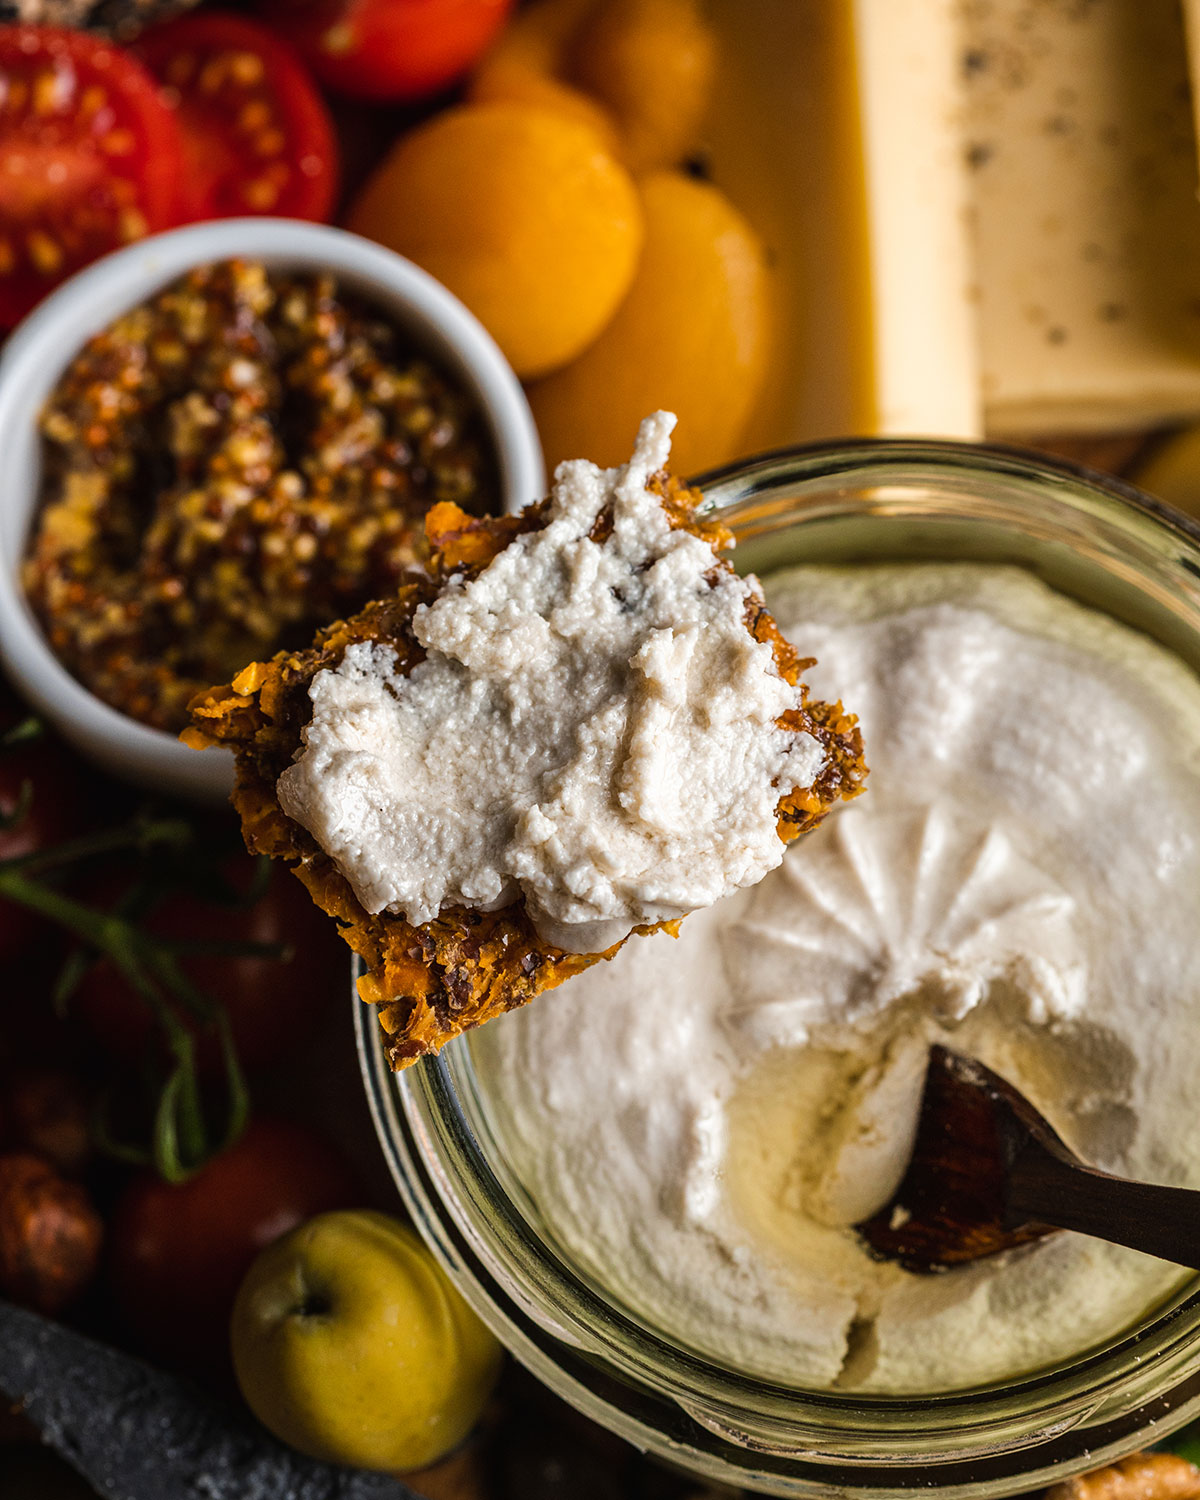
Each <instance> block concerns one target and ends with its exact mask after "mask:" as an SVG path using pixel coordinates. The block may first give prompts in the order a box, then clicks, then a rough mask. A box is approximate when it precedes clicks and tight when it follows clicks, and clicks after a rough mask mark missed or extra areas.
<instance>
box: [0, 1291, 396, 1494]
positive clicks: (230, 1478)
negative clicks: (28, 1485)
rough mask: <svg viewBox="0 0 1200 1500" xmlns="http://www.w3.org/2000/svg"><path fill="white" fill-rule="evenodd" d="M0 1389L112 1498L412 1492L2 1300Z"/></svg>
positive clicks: (71, 1462) (175, 1379) (0, 1319)
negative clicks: (326, 1460)
mask: <svg viewBox="0 0 1200 1500" xmlns="http://www.w3.org/2000/svg"><path fill="white" fill-rule="evenodd" d="M0 1391H2V1392H3V1393H4V1394H6V1395H7V1396H9V1397H10V1398H12V1399H13V1400H14V1401H15V1402H19V1403H20V1406H21V1409H22V1411H23V1413H24V1415H25V1417H26V1418H27V1419H28V1420H29V1421H30V1422H31V1423H32V1424H33V1426H34V1427H35V1428H37V1430H38V1431H39V1432H40V1434H41V1436H42V1439H43V1441H44V1442H45V1443H47V1444H48V1445H49V1446H50V1447H52V1448H54V1449H55V1450H56V1451H57V1452H58V1453H59V1454H61V1455H62V1457H64V1458H65V1459H67V1460H68V1462H69V1463H70V1464H71V1466H72V1468H74V1469H75V1470H77V1472H78V1473H79V1474H80V1475H82V1476H83V1477H84V1478H86V1479H87V1480H88V1481H89V1482H90V1483H91V1484H92V1485H93V1486H94V1487H95V1488H96V1489H97V1490H98V1491H99V1493H100V1494H101V1495H103V1496H104V1497H105V1500H407V1497H409V1496H411V1495H412V1494H413V1492H412V1491H411V1490H410V1489H408V1488H407V1486H405V1485H403V1484H401V1483H400V1482H399V1481H398V1480H394V1479H389V1478H387V1477H386V1476H384V1475H382V1474H369V1473H365V1472H364V1471H362V1470H354V1469H345V1468H340V1467H337V1466H334V1465H331V1464H323V1463H317V1462H316V1461H314V1460H313V1459H308V1458H304V1457H302V1456H301V1455H300V1454H298V1453H296V1452H294V1451H293V1450H292V1449H290V1448H286V1447H284V1446H283V1445H282V1444H281V1443H277V1442H276V1441H275V1440H274V1439H273V1438H271V1437H270V1436H269V1435H268V1434H267V1433H265V1432H264V1431H263V1429H262V1428H261V1427H258V1426H257V1425H256V1424H255V1423H253V1422H252V1421H251V1420H250V1419H249V1418H247V1417H244V1416H242V1415H241V1414H240V1413H238V1412H236V1411H234V1410H231V1409H230V1408H227V1407H226V1406H224V1405H223V1404H222V1403H220V1402H218V1401H217V1400H215V1399H214V1398H212V1397H210V1396H207V1395H205V1394H203V1393H202V1392H200V1391H198V1390H197V1389H196V1388H195V1387H194V1386H192V1385H190V1384H189V1383H188V1382H187V1381H184V1380H181V1379H179V1378H177V1377H176V1376H172V1375H165V1374H163V1373H161V1372H160V1371H157V1370H154V1369H151V1367H150V1366H149V1365H145V1364H143V1363H142V1362H141V1361H140V1360H136V1359H133V1358H131V1357H130V1356H129V1355H126V1354H121V1353H118V1352H117V1351H116V1350H115V1349H109V1348H107V1347H105V1346H104V1345H102V1344H98V1343H95V1342H93V1341H92V1340H91V1339H86V1338H83V1337H82V1336H81V1335H79V1334H77V1333H73V1332H71V1331H70V1330H69V1329H66V1328H63V1327H62V1326H60V1325H59V1324H57V1323H51V1322H48V1321H47V1320H46V1319H44V1318H40V1317H38V1316H37V1315H36V1314H35V1313H30V1312H25V1311H24V1310H23V1309H21V1308H16V1307H12V1306H10V1305H9V1304H7V1303H0Z"/></svg>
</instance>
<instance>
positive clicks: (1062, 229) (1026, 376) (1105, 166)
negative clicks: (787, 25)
mask: <svg viewBox="0 0 1200 1500" xmlns="http://www.w3.org/2000/svg"><path fill="white" fill-rule="evenodd" d="M1191 9H1192V11H1193V21H1194V19H1195V10H1196V7H1195V5H1194V4H1193V5H1192V7H1191ZM960 24H961V29H962V34H961V67H962V73H963V77H964V80H965V113H964V117H963V122H962V128H961V131H960V140H961V146H962V150H963V152H964V154H965V159H966V161H967V162H968V164H969V168H970V174H971V194H970V197H971V204H972V215H973V230H974V256H975V269H976V285H977V288H978V308H979V342H980V359H981V368H982V397H983V404H984V413H985V419H986V425H987V428H988V430H989V431H990V432H994V433H998V434H1010V433H1036V432H1067V431H1076V432H1086V431H1099V430H1110V431H1115V430H1121V429H1130V428H1136V427H1142V426H1146V425H1150V424H1153V423H1158V422H1162V421H1167V420H1171V419H1175V418H1179V417H1183V416H1187V415H1189V414H1193V413H1197V412H1200V203H1198V202H1197V198H1196V185H1197V158H1196V132H1195V126H1194V123H1193V118H1192V108H1191V93H1190V89H1189V80H1188V67H1187V62H1188V53H1187V48H1186V45H1185V38H1184V31H1183V19H1182V14H1181V10H1180V5H1179V0H1137V3H1121V0H1118V3H1111V0H1105V3H1096V0H1054V3H1040V4H1031V3H1030V0H987V3H986V4H982V3H963V4H962V5H961V7H960ZM1192 38H1193V41H1196V40H1197V33H1196V31H1195V30H1193V33H1192Z"/></svg>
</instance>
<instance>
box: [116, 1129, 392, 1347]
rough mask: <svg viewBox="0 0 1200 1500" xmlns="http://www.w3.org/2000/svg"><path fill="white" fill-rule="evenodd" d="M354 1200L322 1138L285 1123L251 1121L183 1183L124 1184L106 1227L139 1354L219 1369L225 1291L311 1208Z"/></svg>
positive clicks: (357, 1194)
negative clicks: (239, 1135) (226, 1147)
mask: <svg viewBox="0 0 1200 1500" xmlns="http://www.w3.org/2000/svg"><path fill="white" fill-rule="evenodd" d="M362 1202H363V1198H362V1193H361V1189H360V1187H359V1185H358V1183H357V1181H356V1179H355V1176H354V1173H353V1171H352V1170H351V1168H350V1167H349V1166H348V1164H347V1163H346V1161H345V1159H344V1158H343V1157H342V1155H341V1153H340V1152H338V1151H336V1150H335V1149H334V1148H333V1147H332V1146H331V1145H330V1144H329V1142H328V1141H326V1140H325V1139H324V1137H322V1136H319V1135H317V1134H316V1133H315V1132H313V1131H312V1130H310V1129H307V1128H306V1127H304V1126H302V1125H298V1124H296V1123H294V1122H292V1121H289V1120H281V1119H271V1118H259V1119H256V1120H253V1121H252V1122H251V1124H250V1126H249V1128H248V1129H247V1131H246V1133H245V1135H243V1136H242V1138H241V1140H239V1141H238V1142H237V1144H236V1145H234V1146H231V1147H230V1149H229V1150H228V1151H225V1152H223V1153H222V1154H221V1155H220V1156H218V1157H216V1158H215V1160H213V1161H211V1162H210V1163H209V1164H208V1166H206V1167H204V1168H203V1169H202V1170H201V1171H200V1172H198V1173H197V1174H196V1176H195V1177H193V1178H191V1179H189V1181H187V1182H185V1183H182V1184H179V1185H178V1186H172V1185H171V1184H169V1183H165V1182H163V1181H162V1180H161V1179H160V1178H158V1177H156V1176H155V1175H154V1174H153V1173H150V1172H143V1173H139V1175H138V1176H137V1177H135V1178H134V1179H133V1181H132V1182H131V1183H130V1184H129V1186H128V1188H127V1189H126V1190H125V1192H124V1194H123V1195H122V1197H121V1198H120V1199H119V1200H118V1202H117V1206H116V1209H115V1210H114V1213H113V1217H112V1220H111V1223H110V1227H109V1255H108V1280H109V1286H110V1288H111V1290H112V1293H113V1296H114V1298H115V1300H116V1305H117V1309H118V1311H119V1313H120V1314H121V1317H122V1319H123V1321H124V1323H125V1325H126V1327H127V1328H128V1330H129V1332H130V1333H131V1334H132V1335H133V1336H134V1338H135V1339H136V1340H137V1342H138V1344H139V1345H140V1346H141V1348H142V1349H144V1350H145V1351H146V1352H147V1353H148V1354H151V1355H153V1356H155V1357H156V1358H159V1359H161V1360H164V1361H166V1362H168V1363H172V1364H175V1365H179V1366H182V1367H185V1368H189V1369H193V1370H197V1371H207V1372H210V1373H215V1372H220V1371H222V1370H224V1369H226V1368H227V1363H226V1362H227V1359H228V1354H227V1345H228V1339H229V1315H230V1312H231V1311H232V1308H233V1299H234V1297H235V1295H236V1294H237V1289H238V1286H239V1285H240V1284H241V1280H242V1277H243V1276H244V1275H245V1274H246V1272H247V1270H248V1269H249V1267H250V1263H251V1261H252V1260H253V1259H254V1257H255V1256H256V1255H257V1254H258V1252H259V1251H260V1250H262V1249H264V1248H265V1247H266V1246H267V1245H269V1244H271V1242H272V1241H273V1240H276V1239H278V1238H279V1236H280V1235H281V1234H287V1233H288V1231H289V1230H291V1229H294V1228H295V1227H296V1225H297V1224H301V1223H303V1222H304V1220H305V1219H308V1218H310V1217H311V1216H312V1215H313V1214H317V1213H323V1212H325V1210H326V1209H333V1208H352V1207H356V1206H357V1207H361V1206H362Z"/></svg>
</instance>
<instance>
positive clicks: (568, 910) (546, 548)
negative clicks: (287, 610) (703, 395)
mask: <svg viewBox="0 0 1200 1500" xmlns="http://www.w3.org/2000/svg"><path fill="white" fill-rule="evenodd" d="M674 425H675V419H674V417H672V416H670V415H669V414H667V413H665V412H659V413H657V414H656V415H655V416H653V417H649V418H647V419H646V421H645V422H643V423H642V426H641V430H640V431H639V433H638V438H637V445H636V447H635V449H634V453H633V457H632V459H631V460H630V462H629V463H628V464H626V465H625V466H623V467H621V468H618V469H598V468H597V467H596V466H595V465H594V464H590V463H587V462H584V461H582V460H581V461H578V462H574V463H566V464H562V465H560V467H559V469H558V472H557V474H556V476H555V484H554V489H553V492H552V496H551V505H550V515H549V521H548V524H547V525H546V526H545V527H544V528H543V529H540V530H537V531H532V532H528V533H526V534H525V535H523V536H519V537H517V538H516V539H515V540H514V541H513V542H512V543H511V544H510V545H509V546H508V547H506V548H505V549H504V550H503V551H502V552H501V553H500V554H499V555H498V556H497V557H496V558H495V559H494V561H493V562H492V563H490V564H489V565H488V567H487V568H485V569H484V570H483V572H482V573H480V574H479V575H478V577H476V578H474V579H466V578H465V577H458V578H452V579H451V580H450V581H449V583H448V584H447V586H446V588H445V589H444V591H443V592H442V594H441V595H440V596H439V597H438V599H437V600H436V601H435V602H434V603H433V604H432V605H429V606H422V607H421V608H420V609H419V610H418V611H417V615H416V618H415V620H414V631H415V634H416V637H417V639H418V640H419V641H420V643H421V645H422V646H423V647H424V648H425V651H426V653H427V654H426V658H425V660H424V661H423V662H421V663H420V664H419V665H418V666H416V667H415V668H414V669H413V670H412V672H410V673H409V674H408V675H407V676H403V675H401V674H400V673H398V672H397V671H396V657H395V652H394V651H393V650H392V648H391V647H389V646H387V645H385V644H380V643H363V644H359V645H354V646H351V647H350V648H349V649H348V650H347V651H346V653H345V657H344V659H343V661H342V662H341V664H340V665H339V666H338V667H337V668H334V669H331V670H328V671H324V672H319V673H318V674H317V675H316V677H315V678H314V679H313V683H312V688H311V697H312V704H313V715H312V722H311V723H310V725H309V727H308V729H307V730H306V731H305V735H304V748H303V750H302V751H301V753H300V755H299V756H298V758H297V759H296V761H295V762H294V764H293V765H291V766H290V767H289V768H288V769H287V770H286V771H285V772H284V773H283V775H282V776H281V777H280V779H279V783H278V795H279V801H280V805H281V806H282V807H283V810H284V811H285V812H286V813H287V814H288V816H289V817H291V818H293V819H295V821H296V822H298V823H301V824H303V826H304V827H305V828H307V829H308V830H309V832H310V833H311V834H312V835H313V836H314V838H315V839H316V840H317V842H318V843H319V844H320V845H321V847H322V848H323V849H325V850H326V852H327V853H328V854H329V855H331V856H332V858H333V859H334V860H335V861H336V863H337V865H338V868H339V869H340V870H341V871H342V873H343V874H344V875H345V877H346V879H347V880H348V881H349V882H350V884H351V885H352V886H353V888H354V892H355V895H356V896H357V897H358V899H359V901H361V903H362V905H363V906H364V907H365V908H366V910H367V911H369V912H379V911H383V910H384V909H387V910H388V911H393V912H399V913H401V914H402V915H404V916H405V917H406V918H407V919H408V920H409V921H410V922H413V923H421V922H427V921H429V920H430V919H431V918H432V917H435V916H436V915H437V914H438V912H439V911H440V910H441V909H442V908H443V907H445V906H448V905H453V904H462V905H465V906H473V907H479V908H483V909H494V908H496V907H499V906H504V905H507V904H508V903H509V902H511V901H513V900H515V899H516V897H517V896H518V895H521V894H523V895H524V897H525V899H526V903H527V906H528V909H529V911H530V914H531V915H532V916H533V919H534V921H535V923H536V924H537V926H538V930H539V932H540V933H541V934H542V936H543V937H544V938H546V939H547V941H550V942H553V943H556V944H558V945H559V946H560V947H563V948H566V949H568V950H570V951H574V952H594V951H598V950H601V949H605V948H608V947H610V946H611V945H612V944H614V943H617V942H619V941H620V940H621V939H622V938H624V937H626V936H628V934H629V932H630V929H631V928H632V927H634V926H636V925H638V924H640V923H653V922H660V921H669V920H671V919H673V918H676V917H680V916H683V915H684V914H685V913H686V912H689V911H693V910H695V909H697V908H699V907H704V906H709V905H711V904H712V903H713V902H714V901H716V900H718V899H719V898H720V897H721V896H724V895H727V894H729V893H730V892H731V891H734V890H736V889H738V888H739V887H742V886H748V885H753V884H754V883H755V882H757V881H758V880H760V879H761V878H762V877H763V875H765V874H766V873H767V871H768V870H771V869H774V868H775V867H776V866H777V865H778V864H779V862H780V861H781V859H782V858H783V848H784V846H783V844H782V843H781V841H780V839H779V837H778V834H777V832H776V817H775V809H776V806H777V804H778V801H779V798H780V796H781V795H782V794H783V793H784V792H785V791H788V790H790V789H791V788H793V787H797V786H799V787H807V786H810V785H811V784H812V782H813V781H814V780H815V779H816V777H817V775H818V773H819V772H820V769H821V766H822V764H823V752H822V750H821V748H820V746H819V745H818V744H817V742H816V741H815V740H814V739H813V738H812V737H811V736H809V735H806V734H799V735H797V734H790V733H787V732H785V731H783V730H781V729H779V728H778V727H777V726H776V724H775V721H776V720H777V719H778V718H779V717H780V715H781V714H783V713H784V712H786V711H787V710H788V709H789V708H794V707H795V706H796V703H797V701H798V691H797V689H796V688H793V687H790V686H789V685H788V683H786V682H785V681H784V680H783V678H782V677H781V676H780V675H779V672H778V670H777V668H776V665H775V660H774V656H773V653H772V651H771V648H770V646H769V645H766V644H764V643H762V642H759V641H756V640H754V638H753V637H752V636H751V635H750V633H749V631H748V629H747V628H746V608H747V603H748V601H750V600H751V599H753V598H755V597H757V585H756V584H755V582H754V581H753V580H746V579H742V578H738V577H737V576H735V575H734V574H732V573H730V572H729V571H728V570H726V569H723V568H722V569H717V568H715V567H714V557H713V552H712V548H711V547H710V546H709V545H708V543H706V542H705V541H703V540H702V539H701V538H699V537H697V536H693V535H692V534H691V533H690V532H686V531H680V530H672V529H671V527H670V525H669V523H668V519H667V515H666V513H665V511H664V510H663V508H662V505H661V503H660V501H659V500H658V498H657V497H656V496H654V495H652V494H650V493H649V492H648V491H647V489H646V483H647V480H648V479H649V477H650V476H651V475H652V474H654V473H655V472H656V471H658V470H659V469H661V468H663V467H664V465H665V464H666V461H667V457H668V453H669V451H670V434H671V429H672V428H673V427H674ZM606 507H611V511H612V531H611V534H610V535H609V536H607V537H606V538H605V539H604V540H602V541H597V540H593V538H592V535H591V533H592V531H593V529H594V528H595V525H596V522H597V520H598V519H599V517H600V515H601V512H603V511H604V510H605V509H606Z"/></svg>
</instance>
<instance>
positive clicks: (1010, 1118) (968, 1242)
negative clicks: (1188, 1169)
mask: <svg viewBox="0 0 1200 1500" xmlns="http://www.w3.org/2000/svg"><path fill="white" fill-rule="evenodd" d="M855 1228H856V1229H857V1231H858V1233H859V1234H860V1235H861V1236H862V1238H863V1239H864V1240H865V1241H866V1243H867V1246H868V1248H869V1249H870V1251H871V1253H872V1254H873V1255H875V1256H876V1257H877V1258H879V1259H880V1260H896V1261H899V1262H900V1264H901V1265H902V1266H904V1267H905V1269H906V1270H909V1271H918V1272H933V1271H946V1270H949V1269H950V1268H951V1267H952V1266H960V1265H964V1264H966V1263H968V1262H970V1261H973V1260H979V1259H981V1258H982V1257H983V1256H985V1255H996V1254H998V1253H999V1252H1000V1251H1001V1250H1010V1249H1012V1248H1013V1246H1015V1245H1020V1244H1023V1243H1025V1242H1026V1241H1029V1240H1036V1239H1041V1238H1042V1237H1043V1236H1045V1235H1047V1234H1053V1233H1054V1231H1055V1230H1057V1229H1074V1230H1077V1231H1078V1232H1079V1233H1080V1234H1090V1235H1095V1236H1096V1238H1097V1239H1102V1240H1109V1241H1111V1243H1113V1244H1115V1245H1128V1246H1129V1247H1130V1248H1131V1249H1134V1250H1144V1251H1145V1252H1146V1253H1147V1254H1148V1255H1157V1256H1158V1257H1159V1258H1160V1259H1162V1260H1170V1261H1175V1262H1176V1263H1177V1264H1178V1265H1181V1266H1192V1267H1194V1268H1197V1269H1200V1192H1191V1191H1189V1190H1187V1189H1185V1188H1173V1187H1155V1186H1152V1185H1151V1184H1149V1183H1144V1182H1129V1181H1127V1180H1126V1179H1125V1178H1122V1177H1113V1176H1111V1175H1110V1174H1109V1173H1108V1172H1100V1171H1098V1170H1097V1169H1096V1168H1095V1167H1089V1166H1087V1165H1086V1164H1085V1163H1084V1162H1081V1161H1080V1160H1079V1158H1078V1157H1077V1156H1076V1155H1075V1154H1074V1152H1073V1151H1071V1150H1070V1148H1069V1147H1068V1146H1067V1145H1066V1144H1065V1143H1064V1142H1063V1141H1062V1139H1061V1138H1060V1137H1059V1136H1058V1135H1057V1134H1056V1133H1055V1131H1054V1130H1053V1129H1052V1128H1051V1126H1050V1125H1049V1123H1048V1122H1047V1121H1046V1120H1044V1119H1043V1118H1042V1116H1041V1115H1040V1114H1038V1112H1037V1110H1035V1109H1034V1107H1033V1105H1032V1104H1030V1102H1029V1101H1028V1099H1026V1098H1025V1097H1024V1096H1023V1095H1021V1094H1019V1093H1018V1092H1017V1090H1016V1089H1015V1088H1013V1086H1012V1085H1011V1084H1010V1083H1006V1082H1005V1080H1004V1079H1003V1078H1001V1077H999V1076H998V1075H997V1074H995V1073H993V1072H992V1071H991V1069H990V1068H985V1067H984V1066H983V1064H982V1063H978V1062H975V1061H974V1060H973V1059H971V1058H966V1057H960V1056H958V1054H957V1053H954V1052H951V1051H949V1050H948V1049H947V1048H945V1047H936V1046H935V1047H933V1048H931V1049H930V1053H929V1069H928V1072H927V1073H926V1075H925V1090H924V1093H923V1095H922V1098H921V1114H920V1119H919V1121H918V1124H917V1136H916V1143H915V1145H914V1146H913V1154H912V1159H911V1161H910V1162H909V1165H908V1170H907V1172H906V1173H905V1175H904V1179H903V1181H902V1182H901V1183H900V1186H899V1188H898V1189H897V1190H896V1193H895V1195H894V1197H893V1198H892V1199H891V1201H890V1202H888V1203H887V1204H885V1205H884V1207H883V1208H881V1209H880V1210H879V1212H878V1213H876V1214H874V1215H872V1217H871V1218H869V1219H865V1220H864V1221H863V1222H862V1223H860V1224H857V1225H856V1226H855Z"/></svg>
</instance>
